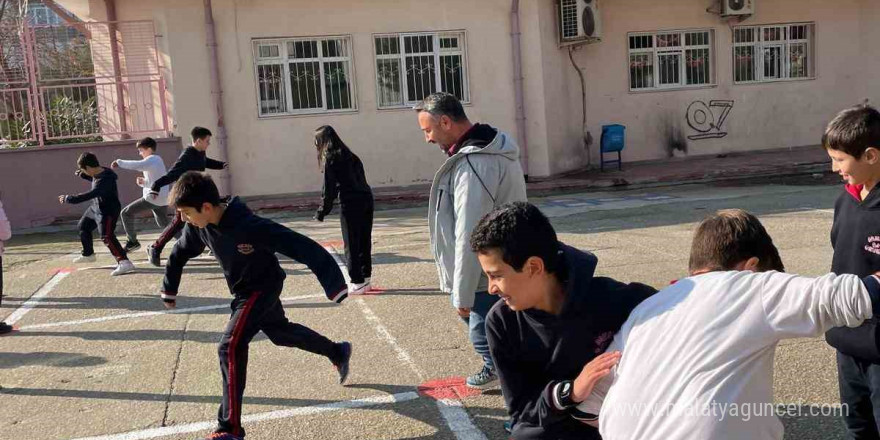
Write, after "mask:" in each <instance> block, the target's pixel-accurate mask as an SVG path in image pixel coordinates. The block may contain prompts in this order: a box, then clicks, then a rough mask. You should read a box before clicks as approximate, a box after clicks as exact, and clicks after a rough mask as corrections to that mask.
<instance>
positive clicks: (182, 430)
mask: <svg viewBox="0 0 880 440" xmlns="http://www.w3.org/2000/svg"><path fill="white" fill-rule="evenodd" d="M418 398H419V395H418V393H416V392H414V391H408V392H405V393H397V394H392V395H384V396H373V397H366V398H363V399H355V400H348V401H343V402H330V403H324V404H321V405H314V406H304V407H299V408H292V409H282V410H278V411H270V412H264V413H257V414H249V415H246V416H244V417H242V418H241V421H242V423H255V422H262V421H266V420H276V419H287V418H291V417H296V416H307V415H312V414H317V413H322V412H327V411H339V410H343V409H356V408H364V407H368V406H376V405H385V404H391V403H400V402H407V401H410V400H415V399H418ZM216 425H217V422H213V421H212V422H198V423H188V424H185V425H173V426H165V427H162V428H152V429H145V430H142V431H131V432H124V433H121V434H110V435H104V436H98V437H84V438H79V439H76V440H143V439H150V438H156V437H166V436H170V435H178V434H186V433H190V432H198V431H207V430H210V429H213V428H214V427H215V426H216Z"/></svg>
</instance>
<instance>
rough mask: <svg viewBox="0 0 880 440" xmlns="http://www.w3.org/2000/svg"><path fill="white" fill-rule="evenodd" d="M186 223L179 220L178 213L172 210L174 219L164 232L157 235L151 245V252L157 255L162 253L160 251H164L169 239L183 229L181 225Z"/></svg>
mask: <svg viewBox="0 0 880 440" xmlns="http://www.w3.org/2000/svg"><path fill="white" fill-rule="evenodd" d="M184 224H186V222H184V221H183V219H182V218H180V212H178V211H177V210H174V219H173V220H171V223H169V224H168V226H166V227H165V230H163V231H162V234H160V235H159V238H157V239H156V242H155V243H153V252H156V253H157V254H160V253H162V249H165V245H166V244H168V242H169V241H170V240H171V237H174V236H175V235H176V234H178V233H179V232H180V230H181V229H183V225H184Z"/></svg>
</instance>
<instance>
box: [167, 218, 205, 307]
mask: <svg viewBox="0 0 880 440" xmlns="http://www.w3.org/2000/svg"><path fill="white" fill-rule="evenodd" d="M204 250H205V242H203V241H202V237H200V236H199V233H198V231H197V229H196V228H195V227H194V226H191V227H185V228H183V234H182V235H181V236H180V240H179V241H178V242H177V243H175V244H174V248H173V249H172V250H171V255H169V256H168V263H167V264H165V277H164V278H162V301H163V302H164V303H165V307H166V308H169V309H173V308H174V307H176V305H177V289H178V288H179V287H180V277H181V275H182V274H183V267H184V266H186V263H187V262H188V261H189V260H191V259H193V258H195V257H198V256H199V255H201V254H202V251H204Z"/></svg>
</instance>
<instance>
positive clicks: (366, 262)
mask: <svg viewBox="0 0 880 440" xmlns="http://www.w3.org/2000/svg"><path fill="white" fill-rule="evenodd" d="M362 225H363V226H362V227H363V231H362V233H361V252H362V257H361V266H362V267H363V269H361V272H362V273H363V274H364V277H366V278H370V277H372V276H373V206H372V205H370V207H369V208H367V212H366V214H365V215H364V221H363V223H362Z"/></svg>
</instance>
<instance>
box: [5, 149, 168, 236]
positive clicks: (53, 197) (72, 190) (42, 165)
mask: <svg viewBox="0 0 880 440" xmlns="http://www.w3.org/2000/svg"><path fill="white" fill-rule="evenodd" d="M157 142H158V143H159V147H158V149H157V153H158V154H159V155H160V156H162V159H163V160H164V161H165V165H166V166H169V167H170V166H171V165H172V164H173V163H174V160H175V159H176V158H177V156H178V155H179V154H180V150H181V143H180V138H167V139H159V140H157ZM86 151H91V152H93V153H95V155H97V156H98V160H99V161H100V162H101V165H103V166H109V165H110V162H112V161H113V160H114V159H133V160H136V159H139V156H138V155H137V151H136V150H135V141H134V140H127V141H114V142H104V143H89V144H72V145H50V146H46V147H42V148H41V147H29V148H21V149H2V150H0V199H2V200H3V207H4V209H5V211H6V215H7V216H9V220H10V222H11V223H12V229H13V230H15V229H23V228H32V227H37V226H45V225H49V224H52V223H53V222H55V221H57V220H61V219H70V218H76V217H79V216H80V215H82V212H83V211H84V210H85V208H86V206H87V203H82V204H79V205H62V204H60V203H58V196H59V195H61V194H78V193H81V192H85V191H88V190H89V188H90V186H89V182H86V181H85V180H82V179H80V178H79V177H76V176H74V174H73V172H74V171H75V170H76V159H77V158H78V157H79V155H80V154H82V153H83V152H86ZM117 174H119V182H118V184H119V197H120V201H121V202H122V204H123V206H124V205H126V204H128V203H129V202H131V201H132V200H134V199H135V198H137V197H140V196H141V194H142V193H141V188H140V187H138V186H137V185H136V184H135V177H137V176H138V175H139V173H137V172H136V171H128V170H117Z"/></svg>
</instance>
